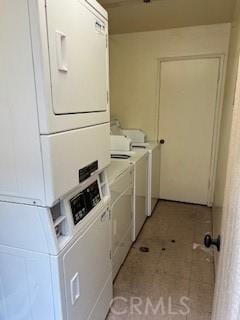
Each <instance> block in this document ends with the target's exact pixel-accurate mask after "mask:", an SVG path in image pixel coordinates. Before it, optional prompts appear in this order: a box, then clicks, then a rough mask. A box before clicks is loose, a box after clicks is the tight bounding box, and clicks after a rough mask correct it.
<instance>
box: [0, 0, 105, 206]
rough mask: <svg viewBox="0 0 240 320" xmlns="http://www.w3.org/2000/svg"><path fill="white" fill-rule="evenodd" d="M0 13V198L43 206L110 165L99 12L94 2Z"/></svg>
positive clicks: (10, 7)
mask: <svg viewBox="0 0 240 320" xmlns="http://www.w3.org/2000/svg"><path fill="white" fill-rule="evenodd" d="M1 10H2V12H4V14H3V15H2V17H1V28H0V39H1V42H2V43H4V45H3V46H2V48H1V62H0V63H1V77H0V103H1V117H0V136H1V138H0V147H1V154H2V155H4V157H1V160H0V200H2V201H10V202H16V203H20V202H21V203H24V204H29V205H32V204H34V205H39V206H48V207H51V206H53V205H54V204H55V203H56V201H58V199H59V198H61V197H63V196H64V195H65V194H66V193H67V192H69V190H71V189H73V188H75V187H76V186H77V185H78V184H79V176H80V175H81V176H82V174H83V173H82V171H84V170H85V167H86V166H88V165H90V164H92V167H91V168H92V170H93V171H94V172H95V171H98V172H99V171H100V170H102V169H103V168H105V167H106V166H107V165H108V164H109V162H110V137H109V130H110V126H109V98H108V96H109V93H108V92H109V84H108V82H109V79H108V18H107V13H106V11H105V10H104V9H103V8H102V7H101V6H100V5H99V4H98V3H97V2H96V1H95V0H88V1H85V0H78V1H76V0H51V1H50V0H32V1H28V0H21V1H18V0H12V1H8V0H3V1H1ZM94 168H95V169H94ZM92 173H93V172H92ZM80 179H82V178H80Z"/></svg>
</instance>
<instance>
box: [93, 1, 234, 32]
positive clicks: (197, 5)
mask: <svg viewBox="0 0 240 320" xmlns="http://www.w3.org/2000/svg"><path fill="white" fill-rule="evenodd" d="M98 1H99V2H100V3H101V4H102V5H103V6H104V7H105V8H106V9H107V10H108V13H109V23H110V33H112V34H115V33H126V32H138V31H150V30H159V29H168V28H178V27H186V26H196V25H205V24H216V23H225V22H231V21H232V17H233V12H234V7H235V2H236V0H152V1H151V2H150V3H144V2H143V0H98Z"/></svg>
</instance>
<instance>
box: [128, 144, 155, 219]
mask: <svg viewBox="0 0 240 320" xmlns="http://www.w3.org/2000/svg"><path fill="white" fill-rule="evenodd" d="M142 148H144V149H145V150H147V151H148V153H149V160H148V216H151V214H152V212H153V210H154V208H155V206H156V204H157V202H158V200H159V198H160V161H161V158H160V150H161V149H160V144H159V143H157V142H147V143H144V144H139V145H138V144H136V143H135V144H134V143H133V150H139V149H142Z"/></svg>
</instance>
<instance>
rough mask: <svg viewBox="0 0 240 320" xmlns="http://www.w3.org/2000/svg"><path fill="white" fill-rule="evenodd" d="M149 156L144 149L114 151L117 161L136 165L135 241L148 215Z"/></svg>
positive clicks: (113, 154)
mask: <svg viewBox="0 0 240 320" xmlns="http://www.w3.org/2000/svg"><path fill="white" fill-rule="evenodd" d="M148 156H149V153H148V152H147V151H146V150H143V149H140V150H139V149H137V150H134V151H128V152H126V151H122V152H121V151H119V152H114V153H113V152H112V158H113V157H114V158H115V161H125V162H127V163H129V164H133V165H134V189H133V199H134V201H133V233H132V239H133V241H135V240H136V239H137V236H138V234H139V232H140V230H141V228H142V227H143V225H144V223H145V220H146V218H147V215H148V200H147V199H148V198H147V187H148Z"/></svg>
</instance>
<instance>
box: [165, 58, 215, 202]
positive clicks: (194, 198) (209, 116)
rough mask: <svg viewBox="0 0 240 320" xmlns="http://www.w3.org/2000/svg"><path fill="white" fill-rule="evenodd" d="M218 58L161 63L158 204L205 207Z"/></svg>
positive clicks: (208, 179)
mask: <svg viewBox="0 0 240 320" xmlns="http://www.w3.org/2000/svg"><path fill="white" fill-rule="evenodd" d="M219 66H220V60H219V59H218V58H208V59H207V58H206V59H205V58H201V59H200V58H199V59H189V60H175V61H166V62H162V63H161V78H160V115H159V139H164V140H165V143H164V144H163V145H162V150H161V179H160V190H161V198H162V199H167V200H174V201H183V202H190V203H199V204H207V203H208V196H209V186H210V182H211V181H210V169H211V159H212V157H211V156H212V143H213V133H214V122H215V111H216V98H217V90H218V82H219Z"/></svg>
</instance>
